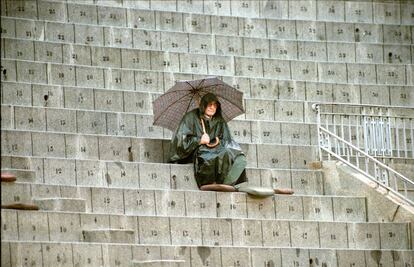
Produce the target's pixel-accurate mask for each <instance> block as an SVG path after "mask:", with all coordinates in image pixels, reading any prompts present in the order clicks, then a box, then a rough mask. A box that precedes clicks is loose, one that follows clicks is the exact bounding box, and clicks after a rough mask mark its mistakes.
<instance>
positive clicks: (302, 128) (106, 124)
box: [1, 105, 317, 145]
mask: <svg viewBox="0 0 414 267" xmlns="http://www.w3.org/2000/svg"><path fill="white" fill-rule="evenodd" d="M1 110H2V114H3V117H2V129H3V130H14V129H17V130H35V131H47V132H59V133H77V134H83V133H93V134H102V135H110V136H111V135H112V136H113V135H116V136H124V137H143V138H146V137H147V138H148V137H150V138H167V139H168V138H171V136H172V132H171V131H170V130H164V129H162V128H161V127H158V126H153V124H152V122H153V116H152V115H147V114H144V115H138V114H137V115H135V114H133V113H124V112H122V113H115V112H108V111H86V110H84V111H79V110H76V109H67V108H65V109H55V108H45V107H28V106H24V107H23V106H8V105H2V106H1ZM32 120H33V121H34V120H35V122H34V123H29V121H32ZM62 124H63V125H62ZM88 125H100V126H99V127H98V128H99V129H95V130H93V131H90V132H89V131H88V130H86V128H85V127H88ZM229 127H230V128H231V129H232V134H233V138H234V139H235V141H237V142H242V143H257V144H265V143H267V144H294V145H315V144H316V143H317V133H316V132H317V131H316V125H314V124H311V123H297V122H283V123H282V122H279V121H258V120H233V121H231V122H229Z"/></svg>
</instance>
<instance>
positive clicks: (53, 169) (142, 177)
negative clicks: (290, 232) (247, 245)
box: [1, 156, 324, 195]
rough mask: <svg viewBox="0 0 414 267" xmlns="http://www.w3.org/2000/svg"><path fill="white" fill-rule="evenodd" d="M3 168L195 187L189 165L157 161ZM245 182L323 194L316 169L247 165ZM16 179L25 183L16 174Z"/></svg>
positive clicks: (57, 179)
mask: <svg viewBox="0 0 414 267" xmlns="http://www.w3.org/2000/svg"><path fill="white" fill-rule="evenodd" d="M1 165H2V169H3V168H13V169H15V168H19V169H23V170H30V171H31V172H35V174H36V175H33V176H34V177H33V179H32V180H31V182H34V183H38V184H42V183H44V184H48V185H69V186H100V187H109V188H137V189H138V188H152V189H171V190H176V189H178V190H198V187H197V185H196V183H195V179H194V173H193V166H192V165H191V164H186V165H179V164H161V163H155V164H154V163H144V162H125V161H112V160H109V161H98V160H81V159H66V158H42V157H8V156H2V157H1ZM246 172H247V176H248V178H249V182H250V183H252V184H254V185H258V186H259V185H261V186H270V187H274V188H293V189H294V190H295V192H296V193H297V194H303V195H323V194H324V179H323V176H322V173H321V172H320V170H306V169H275V168H251V167H249V168H247V169H246ZM19 181H20V182H28V181H27V180H24V179H22V177H19Z"/></svg>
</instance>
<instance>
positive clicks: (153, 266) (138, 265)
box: [132, 260, 185, 267]
mask: <svg viewBox="0 0 414 267" xmlns="http://www.w3.org/2000/svg"><path fill="white" fill-rule="evenodd" d="M132 263H133V266H134V267H158V266H160V267H181V266H185V265H184V263H185V261H184V260H150V261H133V262H132Z"/></svg>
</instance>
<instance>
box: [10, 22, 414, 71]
mask: <svg viewBox="0 0 414 267" xmlns="http://www.w3.org/2000/svg"><path fill="white" fill-rule="evenodd" d="M65 25H66V27H62V25H59V26H60V27H58V28H57V29H54V28H53V27H52V26H53V25H52V24H50V23H49V24H46V30H45V31H46V36H45V40H36V41H33V40H30V39H27V38H19V39H15V36H13V35H12V34H4V35H3V38H5V43H4V49H3V50H4V53H5V56H6V57H7V58H16V59H26V60H33V59H36V60H41V61H51V62H57V63H62V62H71V61H75V58H73V54H72V53H73V51H76V50H78V51H80V52H81V51H82V50H83V53H81V55H82V61H83V62H88V57H90V55H89V53H87V51H88V50H89V48H90V47H91V46H92V48H94V49H95V48H96V49H99V48H100V47H103V46H104V47H107V48H110V47H112V48H135V49H143V50H163V51H168V52H181V53H194V54H209V55H222V56H248V57H255V58H274V59H288V60H313V61H329V62H349V63H355V62H356V63H394V64H410V63H412V54H413V52H412V51H410V48H412V46H411V45H410V43H408V44H404V43H398V44H382V43H375V44H372V43H361V42H355V43H354V42H352V43H350V42H349V41H348V40H346V39H345V40H341V39H338V40H334V41H321V40H314V41H296V40H281V39H276V40H275V39H263V38H249V37H237V36H225V35H209V34H191V33H181V32H167V31H150V30H139V29H123V28H108V27H96V28H94V27H95V26H85V25H75V26H74V29H75V37H76V38H74V37H70V36H69V37H68V34H69V33H68V30H67V31H64V30H65V29H66V28H67V26H71V25H67V24H65ZM81 27H84V28H86V27H89V28H90V29H87V30H83V31H84V32H82V33H77V31H81V30H79V28H81ZM6 31H7V30H6ZM85 31H88V32H85ZM89 32H90V33H89ZM72 35H73V34H72ZM85 36H86V37H85ZM104 37H105V38H104ZM84 38H86V39H84ZM33 44H34V45H33ZM75 44H76V45H75ZM84 46H87V48H85V47H84ZM62 51H63V55H62ZM93 51H94V50H93ZM89 60H90V59H89Z"/></svg>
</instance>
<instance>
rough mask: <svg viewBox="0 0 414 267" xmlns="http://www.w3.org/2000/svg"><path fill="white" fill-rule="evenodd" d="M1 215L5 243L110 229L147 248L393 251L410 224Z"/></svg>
mask: <svg viewBox="0 0 414 267" xmlns="http://www.w3.org/2000/svg"><path fill="white" fill-rule="evenodd" d="M1 216H2V228H4V229H5V230H4V229H3V230H2V240H3V241H13V240H15V241H17V240H19V241H46V242H48V241H52V242H89V241H92V239H88V238H85V234H84V233H90V234H92V233H93V231H95V233H97V235H96V236H95V237H94V238H95V241H96V242H98V243H110V242H107V241H105V240H107V238H108V236H105V233H108V232H111V231H112V232H113V233H115V236H114V237H116V235H117V233H118V234H119V235H118V238H119V239H118V240H117V242H116V243H134V244H145V245H176V246H178V245H197V246H214V245H217V246H244V247H293V248H341V249H396V250H398V249H410V247H411V240H410V236H411V230H410V227H409V224H408V223H367V222H332V221H330V222H321V221H319V222H318V221H304V220H294V219H290V220H288V221H287V220H279V219H276V220H275V219H258V218H256V219H254V220H252V219H230V218H209V217H206V218H203V217H199V216H192V217H173V216H169V217H164V216H126V215H113V214H112V215H111V214H85V213H73V212H54V211H47V212H43V211H36V212H33V211H21V210H17V211H11V210H2V212H1ZM61 229H65V230H66V231H62V230H61ZM98 230H100V233H101V234H99V232H97V231H98ZM119 230H124V232H122V231H119ZM131 231H132V232H131ZM132 233H133V238H132V239H131V236H130V235H131V234H132ZM263 233H267V234H263ZM110 236H111V235H110ZM91 238H92V237H91ZM123 238H126V240H123ZM131 241H132V242H131ZM92 242H93V241H92Z"/></svg>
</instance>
